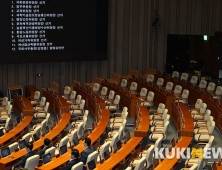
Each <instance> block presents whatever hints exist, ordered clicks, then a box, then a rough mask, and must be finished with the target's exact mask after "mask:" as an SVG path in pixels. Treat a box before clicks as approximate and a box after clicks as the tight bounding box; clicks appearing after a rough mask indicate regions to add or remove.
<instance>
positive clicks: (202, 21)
mask: <svg viewBox="0 0 222 170" xmlns="http://www.w3.org/2000/svg"><path fill="white" fill-rule="evenodd" d="M155 13H158V14H159V15H158V16H159V17H160V21H161V26H160V27H159V28H158V30H156V32H155V29H154V28H153V27H152V26H151V25H152V22H153V20H154V16H155ZM221 18H222V1H221V0H110V1H109V28H108V29H109V33H108V34H109V35H108V61H93V62H91V61H88V62H87V61H85V62H62V63H53V61H52V63H35V64H34V63H30V64H19V65H16V64H13V65H12V64H9V65H5V64H4V65H1V67H0V79H1V83H0V89H2V90H3V91H4V92H5V89H6V86H7V85H14V84H21V85H23V86H24V85H28V84H29V85H34V86H36V87H37V88H39V89H40V88H41V87H46V86H49V85H50V83H51V81H56V82H58V83H59V85H60V87H61V86H64V85H71V82H72V79H78V80H80V81H81V82H89V81H91V80H92V77H93V76H94V75H97V76H100V77H102V78H109V76H110V74H111V73H112V72H117V73H119V74H124V75H126V74H127V72H128V70H129V68H133V69H137V70H139V72H140V73H144V72H145V70H146V68H147V67H153V68H156V69H157V70H160V71H162V70H163V67H164V64H165V61H166V49H167V44H166V43H167V34H193V35H201V34H207V35H210V36H212V35H214V32H215V31H222V22H219V21H220V20H221ZM37 73H43V77H36V74H37Z"/></svg>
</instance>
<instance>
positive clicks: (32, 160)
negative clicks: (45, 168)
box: [24, 155, 39, 170]
mask: <svg viewBox="0 0 222 170" xmlns="http://www.w3.org/2000/svg"><path fill="white" fill-rule="evenodd" d="M38 163H39V155H34V156H31V157H29V158H28V159H27V160H26V163H25V167H24V168H26V169H28V170H34V169H35V167H36V166H37V165H38Z"/></svg>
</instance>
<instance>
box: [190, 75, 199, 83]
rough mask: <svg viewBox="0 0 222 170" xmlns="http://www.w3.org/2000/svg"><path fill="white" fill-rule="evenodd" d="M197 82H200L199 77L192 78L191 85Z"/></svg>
mask: <svg viewBox="0 0 222 170" xmlns="http://www.w3.org/2000/svg"><path fill="white" fill-rule="evenodd" d="M197 81H198V77H197V76H192V77H191V80H190V83H192V84H197Z"/></svg>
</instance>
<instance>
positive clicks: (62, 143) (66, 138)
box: [59, 136, 69, 148]
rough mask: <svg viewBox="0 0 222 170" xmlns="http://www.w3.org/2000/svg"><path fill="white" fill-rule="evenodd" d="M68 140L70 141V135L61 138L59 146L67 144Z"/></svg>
mask: <svg viewBox="0 0 222 170" xmlns="http://www.w3.org/2000/svg"><path fill="white" fill-rule="evenodd" d="M68 141H69V138H68V136H65V137H63V138H62V139H61V140H60V142H59V148H60V147H61V146H63V145H65V144H67V143H68Z"/></svg>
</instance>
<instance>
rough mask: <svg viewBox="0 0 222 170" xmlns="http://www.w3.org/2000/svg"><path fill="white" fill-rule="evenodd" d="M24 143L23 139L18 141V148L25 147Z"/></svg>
mask: <svg viewBox="0 0 222 170" xmlns="http://www.w3.org/2000/svg"><path fill="white" fill-rule="evenodd" d="M25 143H26V141H25V139H24V140H21V141H19V148H20V149H23V148H24V147H25Z"/></svg>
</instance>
